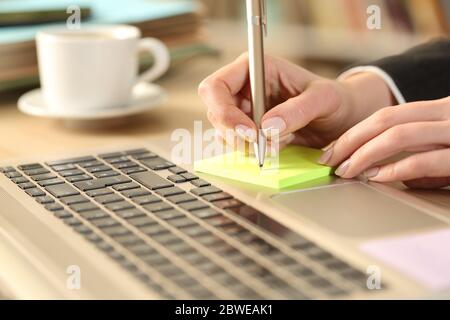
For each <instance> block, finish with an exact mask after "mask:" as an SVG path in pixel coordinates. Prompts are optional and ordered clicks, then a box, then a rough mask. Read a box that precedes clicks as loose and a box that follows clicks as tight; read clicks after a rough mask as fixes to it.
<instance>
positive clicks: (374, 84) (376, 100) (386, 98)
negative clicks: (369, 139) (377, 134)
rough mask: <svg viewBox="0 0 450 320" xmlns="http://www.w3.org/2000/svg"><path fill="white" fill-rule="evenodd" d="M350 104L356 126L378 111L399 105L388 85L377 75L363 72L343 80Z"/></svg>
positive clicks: (351, 116)
mask: <svg viewBox="0 0 450 320" xmlns="http://www.w3.org/2000/svg"><path fill="white" fill-rule="evenodd" d="M338 82H340V83H342V85H343V87H344V88H345V91H346V94H347V99H346V100H347V101H348V102H347V103H348V104H349V105H348V107H347V109H349V113H350V114H349V117H350V119H352V120H351V121H353V122H354V124H356V123H358V122H360V121H361V120H363V119H365V118H367V117H369V116H370V115H372V114H373V113H375V112H376V111H378V110H380V109H382V108H385V107H388V106H392V105H395V104H397V102H396V99H395V97H394V95H393V94H392V91H391V89H390V88H389V86H388V84H387V83H386V82H385V81H384V80H383V79H382V78H381V77H380V76H378V75H377V74H375V73H372V72H361V73H357V74H354V75H350V76H349V77H346V78H344V79H342V80H338Z"/></svg>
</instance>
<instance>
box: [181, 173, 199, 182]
mask: <svg viewBox="0 0 450 320" xmlns="http://www.w3.org/2000/svg"><path fill="white" fill-rule="evenodd" d="M181 176H182V177H183V178H185V179H186V180H187V181H192V180H196V179H198V177H197V176H196V175H195V174H193V173H190V172H186V173H182V174H181Z"/></svg>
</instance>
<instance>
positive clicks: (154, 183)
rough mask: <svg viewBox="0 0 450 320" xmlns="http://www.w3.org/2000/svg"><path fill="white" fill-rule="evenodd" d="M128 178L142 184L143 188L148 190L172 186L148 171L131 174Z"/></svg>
mask: <svg viewBox="0 0 450 320" xmlns="http://www.w3.org/2000/svg"><path fill="white" fill-rule="evenodd" d="M130 177H131V178H133V179H134V180H136V181H137V182H139V183H140V184H142V185H143V186H144V187H147V188H149V189H150V190H156V189H162V188H168V187H172V186H173V184H172V183H170V182H169V181H167V180H166V179H164V178H162V177H160V176H158V175H157V174H156V173H154V172H150V171H145V172H139V173H133V174H131V175H130Z"/></svg>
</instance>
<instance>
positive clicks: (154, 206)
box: [143, 202, 173, 212]
mask: <svg viewBox="0 0 450 320" xmlns="http://www.w3.org/2000/svg"><path fill="white" fill-rule="evenodd" d="M143 207H144V209H146V210H147V211H150V212H159V211H163V210H168V209H172V208H173V207H172V206H171V205H170V204H168V203H166V202H156V203H150V204H146V205H144V206H143Z"/></svg>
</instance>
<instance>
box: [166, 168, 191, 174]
mask: <svg viewBox="0 0 450 320" xmlns="http://www.w3.org/2000/svg"><path fill="white" fill-rule="evenodd" d="M169 171H170V172H172V173H173V174H181V173H186V172H187V171H186V170H184V169H183V168H180V167H172V168H169Z"/></svg>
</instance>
